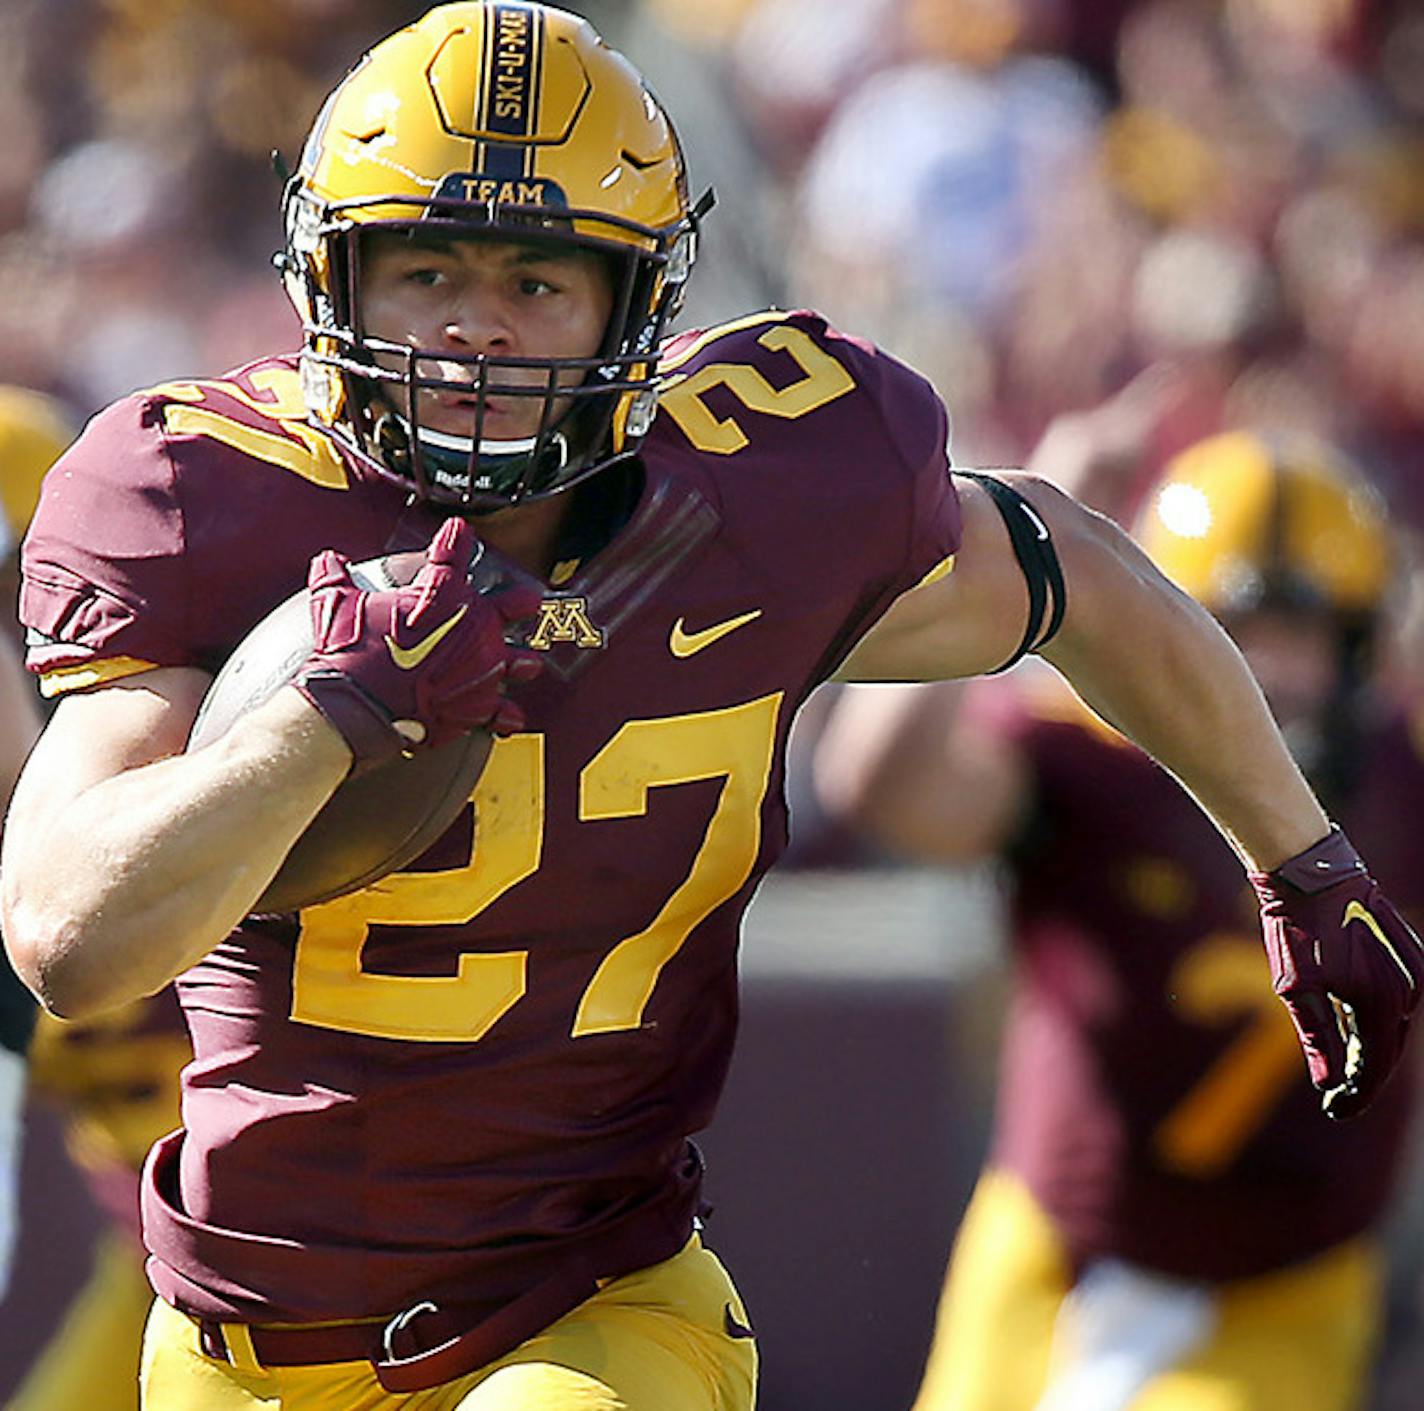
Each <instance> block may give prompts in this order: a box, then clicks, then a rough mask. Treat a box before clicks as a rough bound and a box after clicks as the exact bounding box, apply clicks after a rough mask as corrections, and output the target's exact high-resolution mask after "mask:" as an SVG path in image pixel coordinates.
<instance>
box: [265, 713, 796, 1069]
mask: <svg viewBox="0 0 1424 1411" xmlns="http://www.w3.org/2000/svg"><path fill="white" fill-rule="evenodd" d="M781 701H782V693H781V692H779V691H778V692H776V693H775V694H773V695H770V696H763V697H762V698H760V699H759V700H754V701H749V702H747V703H746V704H744V705H738V706H729V707H727V708H725V709H722V710H711V711H702V712H698V713H697V714H693V715H679V716H670V717H666V718H662V719H652V720H630V721H628V722H627V723H626V724H624V725H623V726H622V727H621V728H620V729H619V730H618V731H617V732H616V733H615V734H614V736H613V738H612V739H610V740H609V741H608V743H607V744H605V745H604V746H603V748H602V749H600V750H599V751H598V753H597V754H595V755H594V757H593V758H592V759H591V760H590V761H589V762H588V764H586V765H585V766H584V768H583V770H582V771H581V772H580V775H579V785H578V788H579V798H578V816H579V818H580V819H581V820H583V821H585V822H588V823H596V822H598V821H599V820H601V819H607V818H635V817H639V816H641V815H643V814H645V813H646V812H647V811H648V795H649V793H650V791H651V790H653V789H655V788H660V787H666V786H668V785H673V784H687V783H691V782H693V781H694V780H699V779H721V780H723V784H722V789H721V792H720V793H719V795H718V798H717V804H716V807H715V808H714V809H713V811H712V817H711V819H710V820H709V821H708V824H707V828H706V831H705V832H704V834H703V836H702V842H701V845H700V846H699V847H698V849H697V851H696V855H695V856H694V857H693V859H692V866H691V868H690V870H689V871H688V874H687V877H686V878H685V880H684V881H683V882H682V883H681V885H679V886H678V887H677V888H676V889H675V890H674V891H673V893H672V895H671V896H670V897H668V899H667V900H666V902H665V903H664V904H663V906H662V908H661V909H660V910H659V911H658V913H657V915H656V916H654V917H653V919H652V921H651V922H650V923H649V924H648V925H647V926H646V927H644V929H643V930H641V931H639V932H638V933H637V934H635V935H632V936H626V937H624V938H623V939H622V940H620V941H618V943H617V944H616V945H614V946H613V948H612V949H611V950H610V951H609V952H608V954H607V955H606V956H605V957H604V958H603V961H602V963H601V964H600V965H599V966H598V968H597V970H596V971H595V972H594V975H593V978H592V980H590V981H589V983H588V985H587V987H586V988H585V989H584V992H583V997H582V999H581V1000H580V1002H579V1005H578V1009H577V1012H576V1013H575V1014H574V1016H573V1019H572V1025H571V1029H570V1033H571V1034H572V1036H573V1037H574V1038H580V1037H582V1036H583V1035H586V1034H605V1033H612V1032H616V1031H618V1030H621V1029H636V1028H638V1026H639V1025H640V1024H641V1023H642V1022H643V1010H644V1009H645V1008H646V1006H647V1003H648V1000H649V999H650V998H651V997H652V993H653V989H654V987H655V986H656V985H657V982H658V977H659V975H660V974H661V973H662V969H663V967H664V966H665V965H666V964H667V963H668V961H670V960H671V959H672V958H673V956H675V955H676V954H677V953H678V951H679V950H681V948H682V946H683V944H684V942H685V941H686V940H687V938H688V936H689V935H691V934H692V932H693V930H695V929H696V927H697V926H698V925H699V924H700V923H701V922H702V921H703V920H705V919H706V918H707V917H708V916H710V915H711V913H712V912H713V911H715V910H716V908H717V907H719V906H721V904H722V903H723V902H725V901H727V900H728V899H729V898H730V897H731V896H733V895H734V894H735V893H736V892H737V891H738V890H739V889H740V888H741V886H742V885H743V883H745V882H746V880H747V878H748V877H749V876H751V871H752V867H753V866H754V864H755V862H756V856H757V852H758V851H759V850H760V847H761V805H762V800H763V799H764V798H765V797H766V790H767V784H768V782H769V780H770V778H771V766H772V759H773V751H774V746H775V741H776V727H777V720H778V718H779V716H780V711H781ZM474 804H475V819H476V824H475V844H474V848H473V851H472V855H471V857H470V859H469V861H468V862H466V863H465V865H464V866H462V867H457V868H452V869H450V870H447V871H443V872H397V873H394V874H393V875H391V876H390V877H387V878H385V879H384V880H382V881H381V882H379V883H377V884H376V885H375V886H373V887H370V888H367V889H366V890H365V891H361V892H356V893H353V894H352V895H351V896H349V897H339V898H338V899H337V900H335V901H332V902H327V903H326V904H325V905H323V906H316V907H312V908H311V909H310V910H308V911H304V912H303V913H302V916H301V933H300V936H299V938H298V941H297V952H296V959H295V962H294V968H293V974H292V1018H293V1019H295V1020H297V1021H299V1022H301V1023H304V1024H315V1025H318V1026H320V1027H322V1028H328V1029H340V1030H343V1031H346V1032H349V1033H356V1034H369V1035H372V1036H375V1037H380V1038H388V1039H416V1040H422V1039H423V1040H427V1041H436V1042H439V1041H446V1042H466V1043H468V1042H471V1041H473V1040H476V1039H480V1038H482V1037H483V1036H484V1035H485V1034H487V1033H488V1032H489V1031H490V1030H491V1029H492V1028H493V1027H494V1025H495V1024H497V1023H498V1022H499V1020H500V1019H501V1018H502V1017H503V1016H504V1015H505V1014H507V1013H508V1012H509V1011H510V1010H511V1009H512V1008H513V1007H514V1006H515V1005H516V1004H518V1003H519V1001H520V999H521V998H523V996H524V993H525V989H526V987H527V980H526V971H527V964H528V959H529V952H528V951H522V950H513V951H503V952H496V953H483V952H478V953H472V952H463V953H461V955H460V960H459V968H458V971H457V973H456V974H455V975H452V976H407V975H378V974H374V973H372V972H370V971H367V970H364V969H363V968H362V965H361V952H362V949H363V948H364V946H365V943H366V937H367V935H368V934H369V928H370V927H371V926H373V925H385V926H460V925H464V924H466V923H468V922H470V921H473V920H474V919H475V917H476V916H478V915H479V914H480V913H481V912H482V911H483V910H484V909H485V908H486V907H487V906H490V905H491V904H492V903H493V902H494V901H495V900H496V899H498V898H499V897H501V896H503V895H504V893H506V892H507V891H509V890H510V888H511V887H514V886H517V885H518V884H519V883H520V882H522V881H524V880H525V878H527V877H530V876H532V875H533V874H534V873H535V872H537V871H538V869H539V864H540V861H541V859H542V856H543V850H544V810H545V781H544V737H543V736H542V735H536V734H528V735H512V736H509V737H506V738H504V739H500V740H497V741H496V742H495V746H494V749H493V750H492V751H491V753H490V757H489V762H488V763H487V764H486V766H485V769H484V773H483V774H482V775H481V777H480V781H479V783H478V784H477V785H476V787H475V792H474Z"/></svg>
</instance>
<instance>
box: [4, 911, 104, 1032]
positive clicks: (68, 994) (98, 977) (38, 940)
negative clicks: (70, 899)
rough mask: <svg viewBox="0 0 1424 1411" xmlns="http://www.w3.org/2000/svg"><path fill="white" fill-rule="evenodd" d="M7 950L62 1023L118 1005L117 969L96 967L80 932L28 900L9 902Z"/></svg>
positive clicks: (36, 994)
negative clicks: (114, 992)
mask: <svg viewBox="0 0 1424 1411" xmlns="http://www.w3.org/2000/svg"><path fill="white" fill-rule="evenodd" d="M3 927H4V938H5V950H6V953H7V954H8V955H9V957H10V964H11V966H12V967H13V968H14V971H15V974H16V975H18V976H19V977H20V979H21V981H22V982H23V983H24V985H25V987H26V988H27V989H28V990H29V991H30V993H31V994H33V995H34V997H35V998H36V999H37V1000H38V1001H39V1003H40V1005H41V1006H42V1007H43V1008H44V1010H45V1011H46V1013H48V1014H52V1015H53V1016H54V1017H55V1018H56V1019H87V1018H89V1017H91V1016H92V1015H94V1014H96V1013H98V1012H99V1011H100V1010H103V1009H107V1008H110V1007H112V1005H113V1004H114V1003H115V1002H116V1001H115V999H114V997H113V996H112V994H111V993H110V992H109V987H110V986H111V985H112V981H113V978H114V976H113V967H112V966H98V965H96V964H95V963H94V961H93V959H92V955H91V953H90V947H88V946H87V945H86V944H85V938H84V936H83V935H82V933H81V932H80V930H79V928H78V927H77V926H75V925H73V924H72V923H69V922H65V921H63V920H61V919H58V918H54V917H49V916H44V915H42V914H41V913H40V912H39V909H38V908H36V907H33V906H30V905H28V904H27V902H26V901H25V900H24V899H23V897H20V898H16V897H7V898H6V901H5V906H4V913H3Z"/></svg>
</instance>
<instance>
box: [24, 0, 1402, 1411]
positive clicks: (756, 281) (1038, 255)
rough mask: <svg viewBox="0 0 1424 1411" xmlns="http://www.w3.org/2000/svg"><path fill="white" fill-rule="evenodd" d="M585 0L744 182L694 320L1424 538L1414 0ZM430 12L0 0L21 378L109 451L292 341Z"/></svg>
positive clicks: (1016, 420) (721, 178) (1012, 430)
mask: <svg viewBox="0 0 1424 1411" xmlns="http://www.w3.org/2000/svg"><path fill="white" fill-rule="evenodd" d="M565 3H566V4H568V6H569V8H573V9H576V10H578V11H580V12H581V13H584V14H586V15H587V16H588V17H589V18H590V19H592V20H593V21H594V22H595V23H596V24H597V25H598V26H599V27H600V28H601V29H602V30H603V32H604V33H605V34H606V36H607V37H608V38H609V39H610V41H612V42H613V43H615V44H616V45H617V46H619V47H621V48H623V49H625V50H626V51H627V52H628V53H629V54H630V55H631V56H632V57H633V58H634V60H635V61H636V62H637V63H638V64H639V65H640V66H641V67H642V68H643V69H644V71H645V72H646V73H647V74H648V75H649V76H650V78H651V80H652V82H653V85H654V87H655V88H657V90H658V91H659V93H660V95H661V96H662V97H663V99H664V100H665V102H666V103H667V104H668V106H669V107H670V108H671V110H672V112H673V114H674V116H675V118H676V119H677V120H678V122H679V126H680V128H681V130H682V132H683V135H684V138H685V141H686V143H687V146H688V148H689V153H690V158H691V162H692V168H693V178H694V182H695V183H697V184H698V186H699V187H700V186H701V185H703V184H707V183H711V184H713V185H714V186H715V187H716V188H717V191H718V196H719V209H718V210H717V211H716V212H715V213H714V214H713V217H712V219H711V221H710V222H709V226H708V230H707V234H706V239H705V245H704V259H705V267H704V268H703V269H702V270H701V271H700V272H699V275H698V279H697V280H695V281H694V286H693V287H694V295H693V298H692V300H691V304H690V308H689V313H688V315H687V317H686V318H685V320H684V322H688V321H691V322H704V323H705V322H714V321H717V320H719V319H722V318H726V317H731V316H733V315H736V314H738V313H741V312H745V311H746V310H747V309H749V308H752V307H757V306H761V305H764V304H767V303H776V304H782V305H812V306H815V307H817V308H819V309H820V310H822V311H823V312H825V313H826V314H827V315H828V316H829V317H830V318H831V319H832V320H833V321H835V322H837V323H839V324H841V325H842V326H844V327H847V328H849V329H852V330H854V331H855V332H858V333H863V334H866V335H868V336H870V337H873V338H875V339H877V340H878V341H880V342H881V343H883V344H884V345H885V346H886V347H888V348H889V349H890V350H891V351H893V352H895V353H897V354H898V355H900V356H901V357H903V358H905V359H906V360H908V361H909V362H911V363H913V364H914V365H916V366H917V367H919V368H920V369H921V370H923V371H924V372H925V373H926V374H927V375H929V376H930V377H931V378H932V379H933V380H934V381H935V382H936V384H937V385H938V387H939V388H940V391H941V392H942V393H943V395H944V396H945V398H946V400H947V402H948V404H949V406H950V408H951V411H952V413H953V416H954V434H953V454H954V459H955V461H956V462H957V463H959V464H974V465H1012V464H1022V463H1024V462H1025V460H1027V459H1028V458H1029V457H1030V456H1031V455H1032V454H1033V453H1034V451H1035V448H1036V447H1038V446H1039V443H1040V439H1041V438H1042V436H1043V433H1044V432H1045V430H1046V429H1048V428H1049V426H1050V425H1051V424H1052V425H1053V426H1054V435H1055V436H1056V437H1057V438H1059V441H1060V444H1061V443H1062V442H1063V441H1064V440H1065V438H1066V439H1067V440H1069V441H1071V439H1072V438H1073V437H1074V436H1075V435H1077V436H1082V437H1087V438H1089V439H1090V440H1091V443H1092V447H1093V454H1094V455H1095V456H1096V457H1098V458H1099V459H1100V460H1106V461H1115V462H1116V464H1117V470H1118V472H1119V473H1120V475H1121V477H1123V478H1124V479H1125V480H1126V482H1128V483H1129V485H1130V486H1135V487H1137V488H1138V489H1144V488H1145V487H1146V485H1147V484H1148V483H1149V482H1150V480H1151V478H1152V477H1153V476H1154V475H1155V473H1156V472H1157V471H1158V470H1159V469H1160V468H1161V466H1162V464H1163V463H1164V462H1165V461H1166V459H1167V458H1168V457H1170V456H1171V455H1172V454H1173V453H1175V452H1176V451H1178V450H1180V449H1182V448H1183V447H1185V446H1187V445H1188V444H1190V443H1192V442H1194V441H1196V440H1198V439H1200V438H1201V437H1203V436H1205V435H1208V434H1210V433H1212V432H1214V431H1217V430H1221V429H1225V428H1229V427H1243V426H1244V427H1252V428H1255V429H1258V430H1262V431H1266V432H1272V431H1275V430H1286V429H1289V430H1290V431H1292V432H1300V431H1307V432H1313V433H1316V434H1318V435H1321V436H1323V437H1325V438H1328V439H1329V440H1332V441H1334V442H1335V443H1336V444H1337V445H1339V446H1341V447H1343V448H1344V449H1346V450H1347V451H1348V452H1349V453H1351V454H1352V455H1353V456H1354V457H1355V459H1356V460H1357V461H1358V463H1359V464H1360V465H1361V467H1362V468H1363V469H1364V470H1365V472H1366V473H1367V474H1368V475H1369V476H1370V477H1371V478H1372V479H1373V480H1374V481H1375V482H1376V484H1377V485H1378V486H1379V488H1380V490H1381V491H1382V493H1383V494H1384V495H1385V497H1386V498H1387V501H1388V503H1389V504H1390V506H1391V509H1392V512H1393V514H1394V516H1395V518H1396V520H1397V522H1399V523H1400V524H1401V525H1403V526H1420V527H1424V467H1421V464H1420V460H1421V450H1424V5H1421V4H1420V3H1418V0H565ZM425 8H426V5H425V4H424V3H423V2H422V0H400V2H399V3H397V0H5V3H4V4H3V5H0V131H3V132H4V134H5V140H4V141H3V142H0V383H5V384H15V385H18V386H21V387H25V388H29V389H33V390H35V391H39V392H42V393H46V394H49V395H50V396H52V397H53V398H55V399H56V405H57V407H58V408H59V409H60V410H61V411H62V413H63V414H64V415H65V416H67V417H68V418H69V419H70V421H71V422H72V424H73V425H74V426H78V425H79V424H80V423H82V421H83V420H84V419H85V418H86V417H87V416H88V415H90V414H91V413H92V412H94V411H95V410H96V409H98V408H99V407H100V406H102V405H103V404H105V403H107V402H108V401H110V400H111V399H113V398H115V397H117V396H120V395H122V394H124V393H126V392H128V391H130V390H133V389H135V388H138V387H141V386H145V385H148V384H151V383H155V382H159V381H162V380H165V379H168V378H171V377H174V376H178V375H194V374H215V373H219V372H221V371H223V370H225V369H227V368H229V367H232V366H234V365H237V364H240V363H242V362H244V361H246V360H248V359H249V358H252V357H255V356H258V355H260V354H265V353H270V352H272V351H274V350H276V349H279V348H284V347H292V346H295V342H296V326H295V322H294V318H293V315H292V312H291V309H290V307H289V306H288V304H287V302H286V299H285V296H284V295H283V293H282V291H281V288H280V286H279V283H278V281H277V279H276V277H275V274H274V272H273V270H272V269H271V266H270V256H271V254H272V252H273V251H274V250H275V249H276V248H277V245H278V243H279V239H280V229H279V221H278V216H277V198H278V193H279V188H280V181H279V177H278V175H277V174H276V172H275V171H274V167H273V162H272V159H271V155H270V154H271V153H272V152H273V151H274V150H275V151H277V152H279V153H280V154H282V156H283V157H284V158H285V160H286V161H288V162H289V163H295V161H296V158H297V154H298V152H299V150H300V145H301V141H302V138H303V136H304V134H305V131H306V128H307V127H308V125H309V124H310V122H311V119H312V117H313V115H314V113H315V111H316V109H317V107H318V105H319V102H320V100H321V97H322V96H323V95H324V93H325V92H326V91H327V90H328V89H329V88H330V87H331V85H332V84H333V83H334V82H335V80H336V79H337V78H338V77H339V76H340V74H341V73H342V72H343V71H344V69H345V67H346V66H347V64H348V63H349V61H350V59H351V57H352V56H353V55H354V54H356V53H357V52H359V51H360V50H361V49H363V48H364V47H366V46H367V44H369V43H370V42H373V41H374V40H375V39H377V38H378V37H380V36H381V35H383V34H385V33H386V32H388V31H389V30H391V29H392V28H394V27H396V26H397V25H399V24H400V23H402V22H404V21H406V20H408V19H411V18H414V17H415V16H416V15H418V14H419V13H421V12H422V11H423V10H424V9H425ZM1065 418H1066V420H1065ZM1128 498H1129V500H1130V498H1131V494H1130V491H1129V494H1128ZM12 515H13V511H12ZM11 528H12V530H18V529H20V528H22V526H21V525H13V524H12V526H11ZM1421 635H1424V634H1421ZM1406 640H1409V639H1406ZM1401 655H1402V659H1403V660H1402V665H1401V668H1400V674H1399V680H1400V683H1401V685H1402V687H1403V688H1404V689H1413V687H1412V682H1413V681H1414V679H1415V678H1414V676H1413V675H1412V674H1411V671H1410V666H1411V661H1410V656H1411V654H1410V652H1409V651H1405V652H1404V653H1402V654H1401ZM1420 655H1421V656H1424V651H1421V652H1420ZM795 787H796V786H795V781H793V788H795ZM801 817H802V819H803V820H804V819H806V818H808V817H813V811H812V810H811V809H810V807H809V806H808V807H806V808H804V809H803V812H802V815H801ZM808 837H809V835H808V834H807V833H804V832H803V839H806V838H808ZM821 846H825V847H829V844H826V843H825V842H824V840H814V841H803V847H804V848H805V849H806V850H808V851H810V852H814V851H815V850H816V848H817V847H821ZM1402 1228H1403V1227H1402ZM1406 1233H1407V1231H1406ZM1406 1243H1407V1240H1406V1239H1405V1238H1404V1236H1401V1248H1402V1247H1404V1244H1406ZM941 1252H942V1250H940V1251H936V1252H935V1254H934V1261H935V1262H936V1263H937V1262H938V1259H939V1255H940V1253H941ZM1408 1290H1412V1291H1406V1292H1405V1293H1403V1294H1401V1310H1402V1311H1401V1313H1400V1319H1401V1327H1405V1326H1407V1325H1408V1323H1409V1320H1410V1319H1411V1318H1412V1317H1413V1316H1414V1305H1415V1304H1416V1303H1417V1301H1418V1297H1419V1296H1418V1292H1417V1288H1416V1287H1415V1286H1414V1285H1412V1284H1411V1285H1409V1286H1408ZM925 1316H926V1320H928V1316H929V1309H928V1308H927V1309H926V1311H925ZM1410 1340H1411V1337H1410V1336H1409V1335H1406V1334H1401V1336H1400V1338H1399V1339H1397V1341H1399V1342H1400V1343H1401V1346H1403V1344H1405V1343H1408V1342H1409V1341H1410ZM1407 1351H1408V1349H1407V1347H1405V1348H1404V1351H1401V1352H1399V1353H1398V1354H1397V1356H1398V1357H1400V1358H1403V1357H1404V1356H1406V1355H1407ZM7 1370H8V1369H7ZM14 1370H16V1371H18V1369H14ZM0 1391H3V1381H0ZM1414 1394H1415V1396H1416V1398H1417V1395H1418V1392H1417V1385H1416V1390H1415V1393H1414ZM1379 1395H1380V1400H1379V1403H1378V1404H1379V1406H1380V1407H1381V1408H1384V1407H1389V1408H1391V1411H1393V1408H1395V1407H1398V1408H1400V1411H1402V1409H1403V1408H1405V1407H1417V1405H1418V1402H1417V1399H1416V1400H1414V1401H1410V1400H1408V1398H1407V1394H1405V1393H1398V1394H1397V1395H1398V1396H1399V1398H1400V1399H1397V1400H1391V1396H1392V1395H1395V1394H1392V1393H1391V1392H1390V1391H1389V1390H1388V1389H1387V1388H1385V1389H1382V1390H1381V1392H1380V1394H1379Z"/></svg>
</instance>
